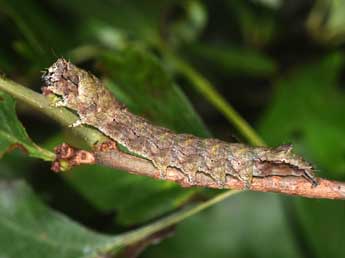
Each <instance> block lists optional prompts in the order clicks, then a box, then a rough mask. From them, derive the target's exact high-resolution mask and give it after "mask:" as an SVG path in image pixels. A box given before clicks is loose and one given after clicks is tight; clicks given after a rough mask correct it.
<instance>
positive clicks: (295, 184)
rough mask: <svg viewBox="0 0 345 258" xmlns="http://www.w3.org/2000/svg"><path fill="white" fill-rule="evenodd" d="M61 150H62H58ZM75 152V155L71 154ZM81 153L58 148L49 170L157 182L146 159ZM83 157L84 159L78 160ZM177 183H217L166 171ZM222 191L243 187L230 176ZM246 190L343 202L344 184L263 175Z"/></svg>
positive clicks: (105, 151) (112, 152)
mask: <svg viewBox="0 0 345 258" xmlns="http://www.w3.org/2000/svg"><path fill="white" fill-rule="evenodd" d="M61 148H63V150H62V151H61ZM72 152H73V153H75V155H73V154H71V153H72ZM80 152H81V150H76V149H74V148H72V147H70V146H69V145H67V144H63V145H60V146H59V147H58V148H57V154H58V153H68V155H62V156H61V155H60V156H59V155H57V160H56V161H55V162H54V163H53V167H54V168H55V169H56V168H57V167H58V165H57V164H61V162H62V163H63V164H66V162H67V163H68V164H70V166H68V167H72V166H75V165H79V164H94V163H97V164H101V165H104V166H108V167H112V168H116V169H121V170H125V171H128V173H131V174H136V175H142V176H149V177H152V178H156V179H160V171H159V170H158V169H157V168H155V167H154V166H153V165H152V163H151V162H150V161H148V160H146V159H143V158H139V157H135V156H132V155H130V154H127V153H123V152H121V151H118V150H117V149H116V148H114V145H110V147H109V146H108V147H104V146H103V147H101V148H100V149H99V150H97V151H95V152H92V153H91V152H86V151H82V154H83V155H80ZM81 157H85V158H86V159H85V160H84V159H81ZM256 169H258V170H260V172H261V173H262V174H263V175H265V174H267V175H270V174H272V170H274V174H282V175H284V174H294V173H295V174H296V175H298V171H288V170H294V169H296V168H294V167H289V166H275V165H272V164H269V163H264V162H263V163H261V162H257V164H256ZM164 180H169V181H173V182H176V183H178V184H180V185H181V186H183V187H192V186H199V187H208V188H219V186H218V184H217V182H215V181H214V180H213V179H212V178H210V177H208V176H207V175H204V174H201V173H199V174H198V175H197V180H196V182H195V184H194V185H191V184H190V182H189V181H188V178H187V177H186V176H185V175H184V174H183V173H182V172H181V171H180V170H178V169H176V168H168V171H167V175H166V178H165V179H164ZM224 188H225V189H239V190H242V189H244V188H245V184H244V183H243V182H242V181H240V180H238V179H235V178H232V177H231V176H227V180H226V184H225V185H224ZM249 190H251V191H257V192H275V193H282V194H287V195H296V196H303V197H307V198H319V199H321V198H324V199H345V183H343V182H338V181H332V180H327V179H322V178H318V184H317V186H313V185H312V184H311V183H310V181H308V180H306V179H305V178H303V177H300V176H267V177H262V178H258V177H254V178H253V180H252V183H251V185H250V188H249Z"/></svg>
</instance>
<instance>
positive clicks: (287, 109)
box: [260, 53, 345, 257]
mask: <svg viewBox="0 0 345 258" xmlns="http://www.w3.org/2000/svg"><path fill="white" fill-rule="evenodd" d="M343 64H344V56H343V55H342V54H339V53H335V54H331V55H328V56H326V57H325V58H323V59H321V60H318V61H314V63H313V64H307V65H306V64H305V65H303V66H299V67H297V68H296V69H295V70H294V71H292V72H291V73H289V74H288V75H286V76H285V77H283V78H281V79H279V80H278V81H277V84H276V92H275V94H274V96H273V100H272V103H271V105H270V107H269V108H268V110H267V112H266V113H265V115H264V117H263V119H262V121H261V126H260V131H261V135H263V136H264V138H265V139H266V140H267V142H269V143H270V144H272V145H277V144H281V143H288V142H293V143H295V147H296V149H297V150H298V151H299V152H300V153H302V154H303V155H304V156H305V157H306V158H308V159H309V160H310V161H312V163H313V164H314V165H315V166H316V168H317V169H318V171H317V174H318V175H319V176H321V177H326V178H337V179H340V180H344V179H345V159H344V153H345V144H344V140H343V139H345V120H344V110H345V95H344V92H343V91H342V90H341V89H340V87H339V86H338V77H339V75H340V73H341V71H342V70H341V69H342V65H343ZM291 202H292V206H293V207H295V208H296V209H295V212H294V213H293V212H292V213H291V214H290V216H295V217H296V218H292V220H294V221H296V222H297V224H298V225H299V226H300V228H301V230H302V233H301V234H302V235H303V236H304V238H305V241H306V243H307V244H308V246H310V248H311V249H310V250H311V251H312V252H313V254H314V253H315V255H313V256H314V257H334V256H339V254H344V253H345V247H344V244H343V242H344V241H343V236H344V232H345V220H344V203H343V202H335V201H331V200H307V199H294V200H291Z"/></svg>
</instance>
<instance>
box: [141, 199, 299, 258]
mask: <svg viewBox="0 0 345 258" xmlns="http://www.w3.org/2000/svg"><path fill="white" fill-rule="evenodd" d="M280 200H281V198H280V197H279V196H277V195H274V194H269V193H267V194H258V193H253V192H251V193H250V192H247V193H241V194H240V195H238V196H236V197H234V198H230V199H227V200H225V201H223V202H222V203H220V204H217V205H215V206H213V207H212V208H211V209H210V210H208V211H205V212H203V213H199V214H196V215H194V216H193V217H191V218H189V219H188V220H185V221H184V222H183V223H181V224H179V226H178V227H177V230H176V234H175V236H174V237H173V238H170V239H167V240H166V241H164V242H162V243H160V244H159V245H156V246H154V247H151V248H148V249H147V250H146V251H145V253H144V254H143V257H160V258H169V257H174V256H175V254H176V253H178V257H181V258H186V257H191V258H193V257H217V258H228V257H255V258H267V257H281V258H288V257H294V258H300V257H303V256H302V255H301V254H300V250H299V248H298V245H297V244H296V242H295V239H294V236H293V234H292V233H293V232H292V230H291V227H290V226H289V224H288V223H287V220H286V218H285V215H286V214H285V213H284V210H283V209H282V203H281V202H280ZM258 235H259V236H260V237H258ZM277 236H279V237H277ZM268 243H269V244H268ZM194 246H197V248H193V247H194Z"/></svg>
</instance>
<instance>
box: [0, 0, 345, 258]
mask: <svg viewBox="0 0 345 258" xmlns="http://www.w3.org/2000/svg"><path fill="white" fill-rule="evenodd" d="M344 28H345V5H344V3H343V1H342V0H319V1H281V0H270V1H268V0H255V1H254V0H252V1H241V0H238V1H236V0H222V1H211V0H210V1H198V0H188V1H179V0H161V1H154V0H142V1H130V0H126V1H122V0H107V1H93V0H83V1H80V0H74V1H69V0H47V1H40V0H16V1H12V0H0V33H1V40H0V72H1V73H2V74H6V76H7V77H9V78H11V79H13V80H15V81H18V82H20V83H23V84H25V85H27V86H29V87H31V88H32V89H34V90H36V91H39V88H40V86H41V82H40V80H39V78H40V75H41V74H40V71H42V70H43V69H44V68H46V67H48V66H49V65H50V64H51V63H52V62H54V61H55V60H56V59H57V57H60V56H64V57H65V58H68V59H70V60H71V61H73V62H75V63H77V64H78V65H79V66H82V67H84V68H86V69H89V70H91V71H92V72H94V73H95V74H97V75H98V76H100V77H101V78H102V79H103V80H104V82H105V83H106V85H107V86H108V87H109V88H110V89H111V90H112V91H113V93H114V94H115V95H116V96H117V97H118V98H119V99H120V100H121V101H123V102H124V103H126V104H127V105H128V106H129V108H130V110H132V111H133V112H135V113H137V114H141V115H143V116H145V117H147V118H149V119H150V120H152V121H154V122H156V123H157V124H161V125H164V126H166V127H169V128H172V129H174V130H176V131H178V132H188V133H193V134H196V135H198V136H210V135H211V134H212V135H214V136H216V137H218V138H221V139H225V140H227V141H234V137H233V135H235V136H236V138H239V140H240V141H243V142H246V141H247V139H248V137H246V135H245V134H244V133H243V132H242V131H241V130H240V131H238V130H236V128H237V127H236V126H234V125H233V124H231V123H229V121H228V120H227V119H226V117H227V116H226V114H224V113H225V112H224V111H223V112H222V111H221V112H220V111H219V110H222V109H221V108H219V106H218V108H217V104H215V102H214V101H213V102H212V98H213V99H214V95H212V92H210V91H208V90H205V87H204V88H202V87H200V85H202V82H201V83H200V81H202V80H205V79H208V80H209V81H210V82H211V83H212V85H214V87H215V88H216V89H217V90H218V91H219V92H220V93H221V97H222V98H224V99H225V100H226V101H227V102H229V103H231V104H232V105H233V106H234V107H235V108H236V110H237V111H238V112H239V113H240V114H241V115H242V116H243V117H244V118H245V119H246V120H248V121H249V122H250V124H252V125H253V126H254V128H255V129H256V131H257V132H258V133H259V135H260V136H261V137H262V138H263V139H264V140H265V142H267V143H268V144H269V145H272V146H275V145H278V144H282V143H290V142H292V143H293V144H294V145H295V147H296V149H297V151H298V152H299V153H300V154H302V155H304V156H305V157H306V158H308V159H309V160H310V161H312V162H313V163H314V164H315V165H316V167H317V168H318V170H319V171H318V173H319V175H320V176H322V177H326V178H331V179H337V180H343V181H344V180H345V141H344V139H345V112H344V110H345V95H344V89H345V88H344V61H345V55H344V51H343V45H344V40H345V30H344ZM186 67H187V68H186ZM191 69H192V70H191ZM193 69H195V71H194V70H193ZM191 71H192V72H191ZM212 85H211V86H212ZM187 96H188V97H187ZM212 96H213V97H212ZM215 98H216V101H219V98H218V97H217V96H216V97H215ZM210 100H211V101H210ZM214 104H215V105H214ZM14 105H15V102H14V100H13V98H12V97H10V96H9V95H7V94H4V93H1V95H0V155H2V156H3V158H2V159H1V160H0V257H17V258H18V257H29V258H30V257H48V256H49V257H74V258H75V257H94V256H95V255H96V254H97V250H104V249H106V247H107V243H108V242H109V241H113V240H114V239H116V235H118V236H121V234H122V233H123V232H127V231H128V230H131V229H134V228H137V227H139V226H141V225H143V224H146V223H148V222H150V221H153V220H155V219H157V218H159V217H162V216H163V215H165V214H168V213H170V212H172V211H173V210H175V209H177V208H179V207H181V206H183V205H186V204H187V203H191V202H196V201H198V200H203V199H205V198H209V197H211V196H214V195H215V194H217V193H219V192H220V191H216V190H212V191H211V190H201V189H194V188H192V189H182V188H181V187H179V186H177V185H175V184H173V183H169V182H161V181H155V180H152V179H149V178H144V177H139V176H133V175H129V174H127V173H123V172H120V171H114V170H111V169H107V168H102V167H98V166H92V167H91V166H88V167H78V168H76V169H73V170H72V171H71V172H70V173H66V174H62V175H56V174H53V173H51V172H50V171H49V166H50V164H49V163H48V162H44V161H42V160H40V159H33V158H29V157H28V156H27V155H25V154H23V153H22V152H20V151H18V150H15V151H12V152H8V153H5V152H6V150H8V149H9V148H10V149H12V147H13V146H16V144H21V145H23V146H24V147H25V148H26V150H27V151H28V154H29V155H30V156H32V157H38V158H41V159H43V160H49V159H50V158H51V157H52V153H51V152H50V151H51V150H52V148H53V146H55V145H57V144H59V143H61V142H62V141H68V142H70V143H73V144H75V145H82V144H83V142H82V141H81V140H79V139H78V138H76V137H75V136H73V135H71V134H70V133H69V131H68V129H67V131H66V129H62V128H60V127H59V126H58V125H57V124H55V123H54V122H53V121H51V120H49V119H47V118H46V117H44V116H43V115H42V114H40V113H38V112H36V111H33V110H32V109H30V107H28V106H25V105H23V104H22V103H20V102H19V103H17V114H18V116H19V120H20V121H21V122H19V120H18V118H17V117H16V114H15V110H14V108H15V106H14ZM203 121H204V122H203ZM21 123H22V124H23V125H22V124H21ZM24 128H25V129H26V131H27V132H26V131H25V129H24ZM28 135H30V137H31V139H32V140H33V141H32V140H31V139H30V138H29V136H28ZM34 142H35V143H34ZM39 146H40V147H39ZM49 150H50V151H49ZM96 232H97V233H96ZM344 234H345V203H344V202H341V201H325V200H307V199H303V198H296V197H285V196H277V195H275V194H260V193H241V194H240V195H238V196H236V197H233V198H231V199H228V200H227V201H224V202H222V203H219V204H217V205H216V206H214V207H212V208H211V209H209V210H208V211H206V212H203V213H200V214H197V215H195V216H193V217H191V218H189V219H187V220H186V221H184V222H183V223H180V224H179V225H178V226H177V228H176V232H175V234H174V235H173V236H172V237H171V238H169V239H167V240H164V241H162V242H161V243H160V244H159V245H155V246H151V247H149V248H147V249H145V250H144V252H143V253H142V254H141V257H177V256H178V257H343V256H344V255H345V242H344V241H345V240H344ZM195 247H197V248H195Z"/></svg>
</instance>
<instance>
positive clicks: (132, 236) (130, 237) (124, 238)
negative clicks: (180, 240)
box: [98, 190, 241, 253]
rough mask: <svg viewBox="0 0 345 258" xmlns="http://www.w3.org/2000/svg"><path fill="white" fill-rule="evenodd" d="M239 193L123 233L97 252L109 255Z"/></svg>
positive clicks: (221, 196)
mask: <svg viewBox="0 0 345 258" xmlns="http://www.w3.org/2000/svg"><path fill="white" fill-rule="evenodd" d="M240 192H241V191H238V190H230V191H226V192H223V193H221V194H219V195H217V196H216V197H214V198H212V199H210V200H208V201H205V202H203V203H200V204H198V205H195V206H193V207H191V208H186V209H183V210H181V211H178V212H175V213H173V214H171V215H169V216H166V217H165V218H162V219H160V220H158V221H156V222H153V223H151V224H149V225H147V226H144V227H141V228H139V229H137V230H133V231H131V232H128V233H125V234H123V235H121V237H115V238H114V239H113V240H112V241H110V242H109V243H108V244H106V245H104V246H102V247H100V249H99V250H98V251H99V252H101V253H111V252H114V251H116V250H118V249H119V248H121V247H123V246H127V245H131V244H134V243H136V242H138V241H139V240H142V239H145V238H147V237H149V236H150V235H152V234H153V233H155V232H158V231H160V230H162V229H164V228H167V227H169V226H172V225H174V224H176V223H178V222H180V221H182V220H184V219H186V218H188V217H191V216H193V215H194V214H196V213H198V212H200V211H202V210H205V209H207V208H208V207H211V206H212V205H215V204H216V203H219V202H221V201H223V200H224V199H226V198H228V197H230V196H233V195H235V194H237V193H240Z"/></svg>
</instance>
